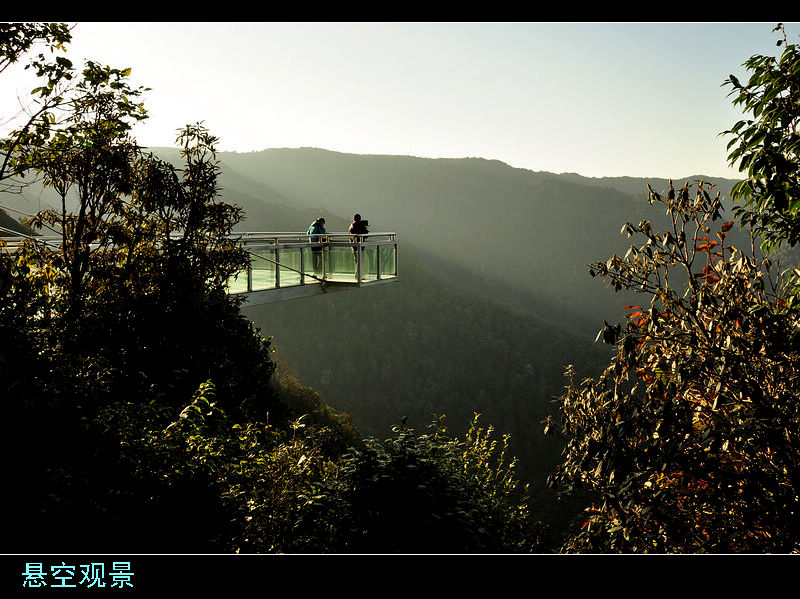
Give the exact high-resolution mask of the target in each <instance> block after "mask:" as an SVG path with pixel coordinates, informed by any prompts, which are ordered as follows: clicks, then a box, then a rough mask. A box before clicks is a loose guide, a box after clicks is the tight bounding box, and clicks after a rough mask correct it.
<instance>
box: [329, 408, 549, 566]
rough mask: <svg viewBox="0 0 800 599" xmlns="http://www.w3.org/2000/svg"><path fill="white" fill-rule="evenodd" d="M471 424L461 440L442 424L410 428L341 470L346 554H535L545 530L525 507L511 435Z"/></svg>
mask: <svg viewBox="0 0 800 599" xmlns="http://www.w3.org/2000/svg"><path fill="white" fill-rule="evenodd" d="M477 420H478V415H477V414H476V415H475V417H474V418H473V420H472V423H471V426H470V428H469V432H468V433H467V435H466V438H465V440H464V441H459V440H458V439H457V438H454V437H450V436H449V435H447V430H446V428H445V426H444V420H443V418H440V419H438V420H437V421H435V422H434V423H433V425H431V429H432V432H431V433H430V434H427V435H417V434H416V433H415V432H414V431H413V429H410V428H408V427H407V426H406V425H405V424H403V425H402V426H399V427H393V432H394V436H393V437H392V438H390V439H387V440H385V441H383V442H380V441H378V440H376V439H374V438H373V439H368V440H366V441H365V446H364V447H363V448H362V449H354V450H352V451H351V452H350V453H349V454H348V455H347V456H346V457H345V462H344V465H343V471H344V476H345V479H346V481H347V484H348V486H349V487H348V489H347V492H346V493H345V495H344V499H345V502H346V504H347V505H348V513H347V519H346V527H347V528H348V529H349V531H348V534H347V535H346V537H345V539H346V541H347V543H346V544H345V545H344V546H342V547H340V548H338V549H340V550H342V551H353V552H364V551H379V552H382V553H420V552H422V553H463V552H481V553H495V552H530V551H538V550H541V548H542V545H543V542H544V529H543V527H542V526H541V524H539V523H538V522H536V521H534V520H533V518H532V516H531V515H530V513H529V511H528V506H527V489H528V488H527V485H525V486H522V485H521V484H520V482H519V481H518V480H517V478H516V473H515V466H516V460H513V459H512V460H508V456H507V453H506V452H507V449H508V437H507V436H504V437H503V439H502V446H500V447H498V445H497V441H496V440H492V439H490V438H491V435H492V432H493V428H492V427H491V426H490V427H488V428H487V429H483V428H480V427H478V425H477Z"/></svg>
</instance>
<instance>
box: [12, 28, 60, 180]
mask: <svg viewBox="0 0 800 599" xmlns="http://www.w3.org/2000/svg"><path fill="white" fill-rule="evenodd" d="M71 40H72V34H71V31H70V28H69V27H68V26H67V25H66V24H64V23H1V24H0V74H2V73H3V72H4V71H5V70H6V69H7V68H9V67H10V66H11V65H14V64H16V63H18V62H19V61H20V60H21V59H22V58H23V57H24V56H26V55H27V54H28V53H29V52H30V51H31V50H32V49H33V47H34V46H36V45H37V44H44V45H45V46H46V48H47V49H49V50H50V53H53V52H55V51H56V50H65V48H66V45H67V44H69V42H70V41H71ZM31 67H33V68H35V69H36V74H37V76H38V77H41V78H44V79H45V81H44V82H43V85H41V86H39V87H37V88H36V89H34V90H33V91H32V94H31V95H32V96H33V100H32V102H31V104H30V105H27V106H22V107H21V110H20V112H19V113H18V114H17V115H9V116H7V117H5V118H4V124H8V123H10V122H14V121H15V120H19V119H20V118H21V119H22V120H23V123H22V126H21V127H19V128H18V129H17V130H16V131H15V132H14V133H12V134H11V135H10V137H9V138H7V139H3V140H0V182H2V183H3V187H2V188H0V191H5V192H8V191H11V190H13V189H15V188H16V187H17V186H18V185H19V180H18V178H19V177H22V176H24V175H25V172H26V171H27V169H28V165H26V164H25V163H24V162H23V163H20V162H18V161H17V159H16V151H17V149H18V148H19V147H20V146H21V145H25V144H26V143H31V141H32V140H34V139H36V138H39V139H41V138H42V137H44V136H46V134H47V130H48V128H49V127H50V125H52V124H54V123H55V122H56V118H55V114H54V111H55V110H56V109H58V108H59V107H60V106H61V105H62V103H63V102H64V99H65V96H66V94H67V93H68V91H69V89H70V86H71V81H72V78H73V67H72V62H71V61H70V60H68V59H67V58H65V57H63V56H57V57H56V58H55V60H52V61H51V60H48V58H47V57H46V56H45V55H44V54H42V53H40V54H39V55H38V56H37V57H35V58H31V60H30V61H29V63H28V64H26V65H25V68H26V69H28V68H31ZM23 115H24V116H23ZM12 179H14V181H13V182H12V181H11V180H12Z"/></svg>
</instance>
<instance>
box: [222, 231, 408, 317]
mask: <svg viewBox="0 0 800 599" xmlns="http://www.w3.org/2000/svg"><path fill="white" fill-rule="evenodd" d="M231 237H232V238H234V239H238V241H239V243H240V244H241V245H242V247H244V248H245V249H246V250H247V252H248V253H249V254H250V259H251V262H250V265H249V267H248V268H247V270H245V271H242V272H241V273H240V274H239V275H237V276H236V277H235V278H234V279H232V280H231V281H229V283H228V289H229V291H230V293H231V294H246V296H247V304H261V303H267V302H273V301H280V300H283V299H292V298H295V297H304V296H307V295H314V294H317V293H329V292H331V291H341V290H344V289H348V288H352V287H366V286H372V285H376V284H380V283H389V282H394V281H397V240H396V234H395V233H368V234H365V235H359V236H357V237H355V238H354V237H353V236H352V235H350V234H349V233H325V234H324V235H322V236H319V239H320V241H317V242H313V241H311V236H309V235H308V234H307V233H305V232H302V233H253V232H247V233H237V234H234V235H232V236H231ZM316 237H317V236H315V238H316Z"/></svg>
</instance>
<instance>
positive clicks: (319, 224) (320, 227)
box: [307, 217, 327, 276]
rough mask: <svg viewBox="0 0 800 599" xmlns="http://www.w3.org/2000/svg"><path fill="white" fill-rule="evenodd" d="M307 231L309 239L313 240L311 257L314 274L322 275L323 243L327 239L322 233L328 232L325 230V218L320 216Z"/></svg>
mask: <svg viewBox="0 0 800 599" xmlns="http://www.w3.org/2000/svg"><path fill="white" fill-rule="evenodd" d="M307 233H308V235H309V239H308V240H309V241H310V242H311V258H312V261H313V263H314V274H315V275H317V276H320V275H322V249H323V246H322V244H323V242H324V241H325V238H324V237H322V235H324V234H325V233H327V231H326V230H325V219H324V218H322V217H320V218H318V219H317V220H315V221H314V222H313V223H311V225H310V226H309V227H308V231H307Z"/></svg>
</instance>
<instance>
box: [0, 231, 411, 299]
mask: <svg viewBox="0 0 800 599" xmlns="http://www.w3.org/2000/svg"><path fill="white" fill-rule="evenodd" d="M0 229H3V230H4V231H6V232H8V233H12V235H9V236H4V237H2V239H3V242H4V243H3V245H4V246H5V247H6V248H7V249H8V250H9V251H14V250H15V249H16V247H17V246H18V245H19V244H20V243H22V241H23V240H24V239H25V238H26V236H20V235H19V234H18V233H16V232H15V231H11V230H7V229H4V228H3V227H0ZM14 233H16V234H15V235H14ZM315 237H317V236H315ZM395 237H396V234H395V233H367V234H365V235H359V236H357V237H355V238H354V237H353V236H351V235H350V234H349V233H325V234H324V235H322V236H319V238H320V241H317V242H312V241H311V236H309V235H308V234H307V233H305V232H303V233H253V232H241V233H233V234H231V236H230V238H231V239H232V240H234V241H237V242H238V243H239V244H240V245H241V246H242V247H244V248H245V249H246V250H247V252H248V253H249V254H250V259H251V261H250V265H249V266H248V268H247V269H246V270H244V271H242V272H241V273H239V274H238V275H236V276H235V277H233V278H232V279H231V280H230V281H228V292H229V293H231V294H232V295H244V296H245V297H246V302H245V306H247V305H252V304H264V303H269V302H275V301H280V300H285V299H293V298H298V297H305V296H309V295H315V294H320V293H330V292H332V291H342V290H345V289H351V288H353V287H367V286H372V285H377V284H382V283H390V282H395V281H397V240H396V238H395ZM36 239H37V240H38V241H39V242H43V243H48V244H52V245H53V246H54V247H55V246H59V245H60V243H61V237H59V236H37V237H36Z"/></svg>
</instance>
